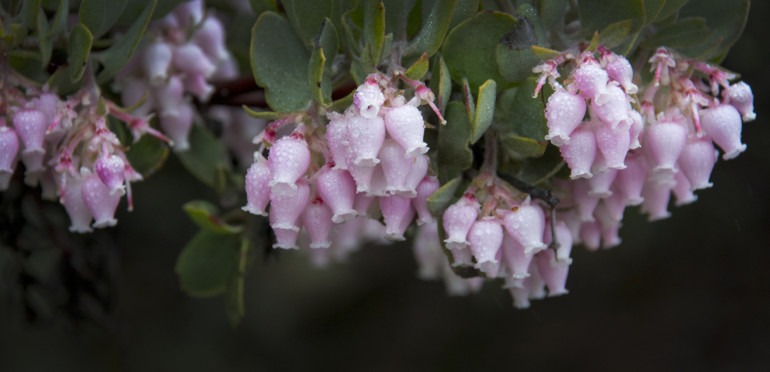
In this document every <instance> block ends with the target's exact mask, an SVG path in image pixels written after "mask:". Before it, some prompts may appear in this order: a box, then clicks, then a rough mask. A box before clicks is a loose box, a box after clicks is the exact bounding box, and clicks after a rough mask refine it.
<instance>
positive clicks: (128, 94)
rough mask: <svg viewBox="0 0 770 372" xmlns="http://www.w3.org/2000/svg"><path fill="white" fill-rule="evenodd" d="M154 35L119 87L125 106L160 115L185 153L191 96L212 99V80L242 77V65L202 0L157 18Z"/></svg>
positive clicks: (165, 128) (162, 124) (119, 80)
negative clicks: (230, 50) (239, 64)
mask: <svg viewBox="0 0 770 372" xmlns="http://www.w3.org/2000/svg"><path fill="white" fill-rule="evenodd" d="M148 35H152V37H151V40H150V41H149V43H147V44H146V45H144V47H143V48H141V49H140V50H138V51H137V52H136V53H135V54H134V56H133V57H132V59H131V61H129V63H128V65H127V66H126V67H125V68H124V69H123V70H122V72H121V75H120V76H119V77H118V78H117V79H116V85H117V86H118V87H119V88H120V89H121V91H122V100H123V104H124V105H126V106H135V105H139V107H137V108H136V109H135V110H134V113H136V114H137V115H149V114H150V113H156V114H157V115H158V117H159V119H160V120H159V121H160V127H161V129H162V130H163V132H164V133H166V134H167V135H168V137H169V138H170V139H171V140H172V145H173V147H174V149H175V150H176V151H185V150H187V149H188V148H189V142H188V137H189V133H190V129H191V128H192V124H193V118H194V114H195V110H194V106H193V104H192V102H191V96H192V97H195V98H197V99H198V100H199V101H201V102H207V101H208V100H209V98H210V97H211V95H212V93H213V92H214V87H213V86H212V84H211V82H213V81H222V80H228V79H232V78H234V77H236V76H237V75H238V66H237V64H236V62H235V59H234V58H233V56H232V55H231V54H230V52H229V51H228V49H227V46H226V45H225V30H224V25H223V24H222V22H221V21H220V20H218V19H217V18H216V17H214V16H213V15H211V14H210V13H208V12H205V10H204V4H203V1H202V0H195V1H189V2H185V3H183V4H181V5H179V6H177V7H176V8H175V9H174V10H173V11H172V12H170V13H169V14H167V15H166V16H164V17H163V18H162V19H160V20H158V21H156V22H154V23H153V24H152V25H151V26H150V28H149V30H148ZM143 97H147V99H145V100H143Z"/></svg>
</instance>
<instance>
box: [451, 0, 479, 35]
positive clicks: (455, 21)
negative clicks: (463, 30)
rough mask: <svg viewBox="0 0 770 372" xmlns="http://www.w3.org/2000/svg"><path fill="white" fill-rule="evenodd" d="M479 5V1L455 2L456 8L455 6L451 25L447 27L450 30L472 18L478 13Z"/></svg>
mask: <svg viewBox="0 0 770 372" xmlns="http://www.w3.org/2000/svg"><path fill="white" fill-rule="evenodd" d="M480 4H481V0H457V6H455V11H454V14H453V15H452V23H451V24H450V25H449V28H450V29H451V28H453V27H455V26H457V25H459V24H460V23H462V22H463V21H465V20H466V19H468V18H470V17H473V16H474V15H475V14H476V12H478V11H479V5H480Z"/></svg>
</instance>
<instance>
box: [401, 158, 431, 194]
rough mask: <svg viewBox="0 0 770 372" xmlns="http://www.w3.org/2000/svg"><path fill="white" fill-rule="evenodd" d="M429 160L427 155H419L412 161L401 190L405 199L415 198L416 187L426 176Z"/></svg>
mask: <svg viewBox="0 0 770 372" xmlns="http://www.w3.org/2000/svg"><path fill="white" fill-rule="evenodd" d="M429 163H430V158H429V157H428V155H419V156H417V157H416V158H414V159H413V160H412V166H411V167H410V168H409V174H407V175H406V178H405V179H404V187H403V189H402V190H401V195H402V196H406V197H407V198H414V197H415V196H417V185H419V184H420V182H421V181H422V180H423V178H425V175H427V174H428V167H429V165H430V164H429Z"/></svg>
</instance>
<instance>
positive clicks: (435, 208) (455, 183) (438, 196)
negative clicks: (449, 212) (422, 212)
mask: <svg viewBox="0 0 770 372" xmlns="http://www.w3.org/2000/svg"><path fill="white" fill-rule="evenodd" d="M461 181H462V178H460V177H456V178H453V179H451V180H449V181H448V182H446V183H445V184H443V185H442V186H441V187H440V188H439V189H438V190H436V191H434V192H433V194H431V195H430V196H429V197H428V209H429V210H430V213H431V214H433V215H434V216H441V215H443V214H444V211H445V210H446V209H447V208H449V206H450V205H451V204H452V202H454V201H455V200H457V197H456V194H457V189H458V187H459V186H460V183H461Z"/></svg>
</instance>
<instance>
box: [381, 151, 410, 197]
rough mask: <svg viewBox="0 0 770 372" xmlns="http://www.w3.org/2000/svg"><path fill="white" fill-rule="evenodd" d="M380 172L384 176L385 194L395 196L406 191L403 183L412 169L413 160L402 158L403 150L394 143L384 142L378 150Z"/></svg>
mask: <svg viewBox="0 0 770 372" xmlns="http://www.w3.org/2000/svg"><path fill="white" fill-rule="evenodd" d="M379 156H380V160H381V161H382V164H381V166H382V171H383V174H384V175H385V192H386V193H388V194H397V193H401V192H402V191H406V189H405V187H404V183H405V182H406V177H407V176H408V175H409V171H410V170H411V168H412V164H413V160H412V159H410V158H405V157H404V148H403V147H401V146H400V145H399V144H398V143H397V142H395V141H390V140H388V141H385V143H384V144H383V145H382V148H381V149H380V155H379Z"/></svg>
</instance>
